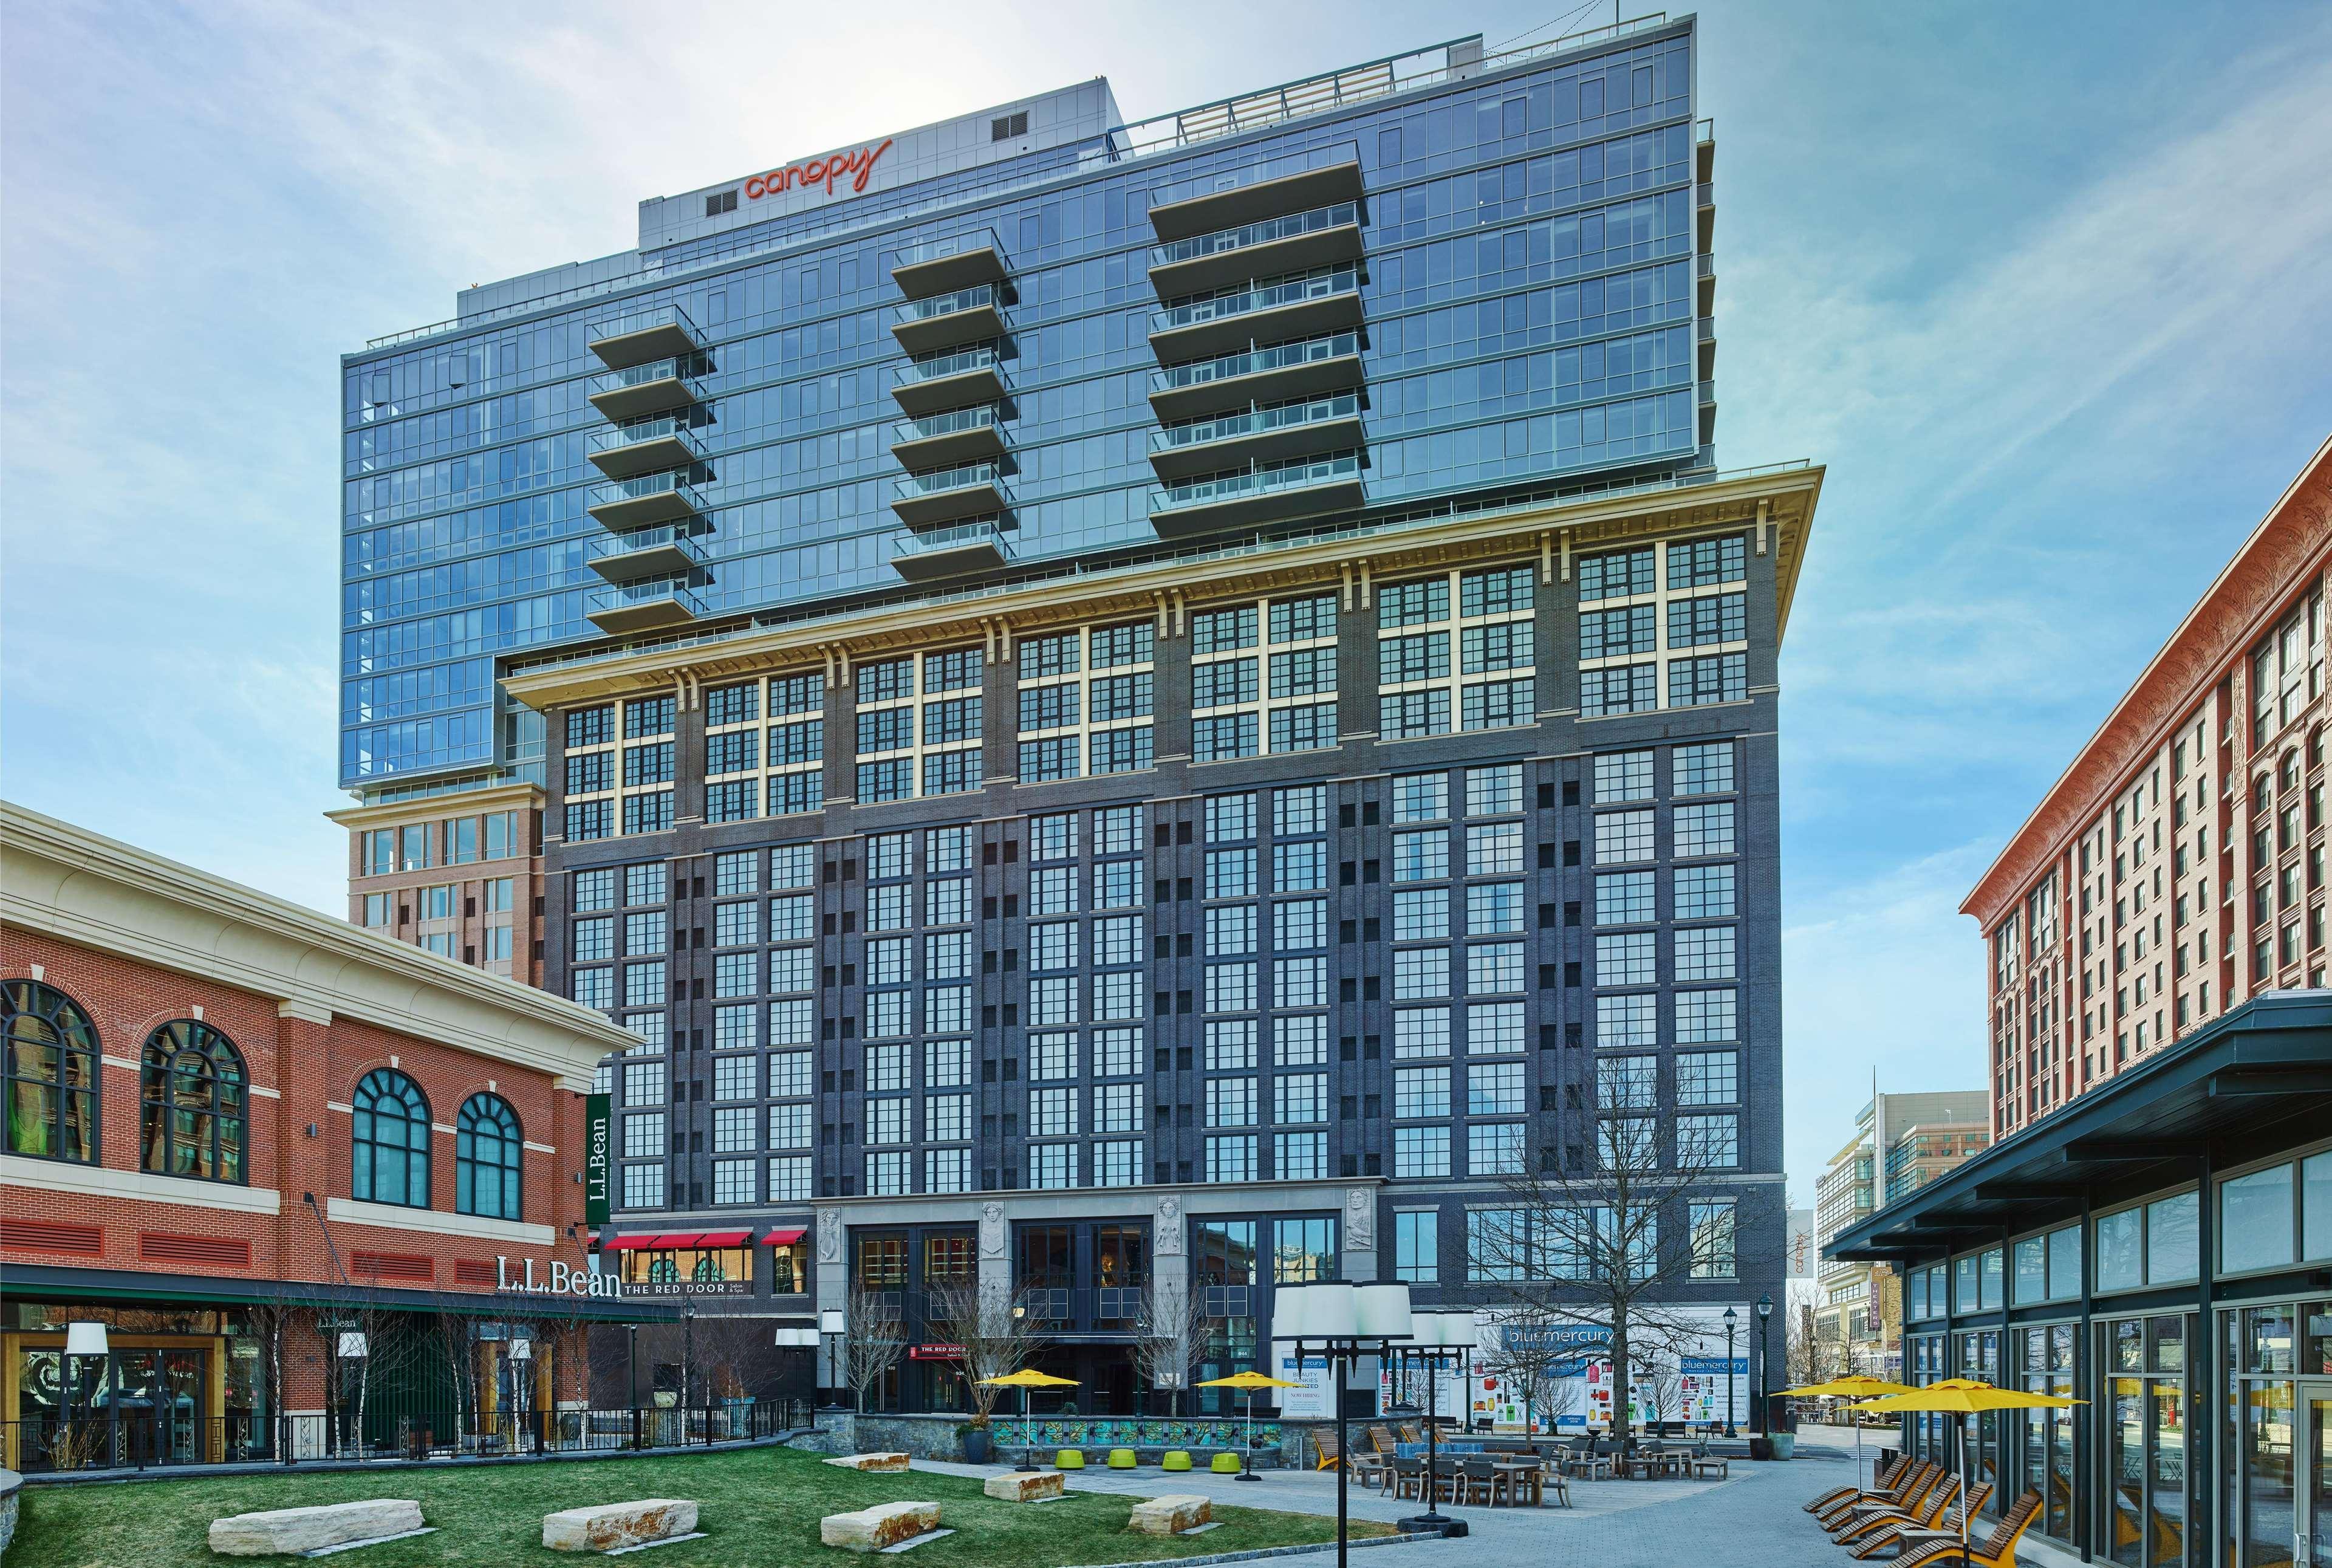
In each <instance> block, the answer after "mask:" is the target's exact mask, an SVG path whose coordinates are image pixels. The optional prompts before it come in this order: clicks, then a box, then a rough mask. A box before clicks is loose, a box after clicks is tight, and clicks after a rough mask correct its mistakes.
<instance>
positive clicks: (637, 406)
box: [590, 354, 703, 423]
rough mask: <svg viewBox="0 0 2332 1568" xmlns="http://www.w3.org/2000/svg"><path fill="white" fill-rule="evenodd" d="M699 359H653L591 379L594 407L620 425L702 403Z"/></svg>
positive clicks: (606, 371) (604, 371)
mask: <svg viewBox="0 0 2332 1568" xmlns="http://www.w3.org/2000/svg"><path fill="white" fill-rule="evenodd" d="M696 365H697V356H695V355H693V354H686V355H683V356H681V357H679V358H677V359H650V360H648V361H647V362H646V363H645V364H643V365H626V366H625V367H624V368H622V369H620V370H603V371H601V372H600V373H599V374H598V375H597V376H594V377H592V378H591V381H590V387H591V391H590V397H591V406H592V407H594V408H597V410H598V411H599V412H600V413H602V414H604V415H606V416H607V417H608V418H610V419H613V420H616V422H618V423H621V422H622V421H624V420H626V419H637V418H639V417H641V416H643V415H647V414H669V413H671V412H672V411H673V410H674V409H675V408H685V407H687V406H689V405H690V404H692V403H698V402H702V400H703V388H702V387H700V386H699V385H698V383H697V379H696Z"/></svg>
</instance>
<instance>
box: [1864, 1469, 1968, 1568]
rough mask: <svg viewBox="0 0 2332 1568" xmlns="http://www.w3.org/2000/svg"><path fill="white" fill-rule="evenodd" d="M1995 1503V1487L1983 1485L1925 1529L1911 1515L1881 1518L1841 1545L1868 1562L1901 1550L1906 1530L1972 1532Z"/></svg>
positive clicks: (1930, 1520)
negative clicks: (1977, 1517) (1899, 1548)
mask: <svg viewBox="0 0 2332 1568" xmlns="http://www.w3.org/2000/svg"><path fill="white" fill-rule="evenodd" d="M1991 1501H1992V1483H1991V1482H1990V1481H1979V1482H1977V1483H1976V1484H1975V1485H1974V1487H1970V1488H1969V1489H1968V1493H1967V1496H1964V1497H1962V1498H1961V1499H1960V1500H1959V1501H1958V1502H1956V1503H1954V1504H1952V1505H1951V1506H1949V1507H1946V1508H1945V1509H1944V1510H1943V1511H1942V1512H1940V1513H1938V1514H1936V1515H1935V1516H1934V1517H1932V1518H1930V1519H1928V1520H1927V1521H1926V1524H1925V1525H1920V1524H1918V1523H1917V1522H1916V1521H1915V1520H1913V1519H1912V1518H1911V1517H1910V1516H1909V1515H1897V1516H1895V1517H1892V1518H1889V1517H1887V1516H1885V1515H1881V1516H1880V1517H1879V1518H1877V1519H1874V1520H1872V1521H1870V1522H1869V1523H1868V1525H1867V1526H1866V1527H1865V1528H1864V1529H1863V1530H1862V1531H1861V1532H1860V1533H1859V1534H1857V1535H1850V1536H1840V1538H1839V1544H1840V1545H1841V1546H1843V1547H1845V1548H1846V1549H1847V1551H1848V1552H1849V1553H1850V1554H1853V1555H1854V1556H1857V1557H1859V1558H1862V1559H1864V1560H1866V1561H1868V1559H1870V1558H1873V1557H1876V1556H1878V1554H1881V1553H1883V1552H1884V1553H1891V1552H1893V1551H1895V1550H1896V1549H1897V1547H1899V1546H1901V1545H1902V1544H1903V1532H1904V1531H1906V1530H1911V1529H1922V1528H1924V1529H1928V1530H1949V1531H1950V1532H1951V1533H1952V1534H1953V1535H1958V1534H1959V1533H1960V1532H1961V1531H1963V1530H1968V1529H1972V1528H1973V1527H1974V1522H1975V1515H1978V1514H1981V1513H1983V1510H1984V1506H1985V1505H1986V1504H1988V1503H1990V1502H1991Z"/></svg>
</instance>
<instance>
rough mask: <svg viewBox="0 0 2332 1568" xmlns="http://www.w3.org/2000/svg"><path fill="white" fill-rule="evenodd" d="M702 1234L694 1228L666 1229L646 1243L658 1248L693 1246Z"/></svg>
mask: <svg viewBox="0 0 2332 1568" xmlns="http://www.w3.org/2000/svg"><path fill="white" fill-rule="evenodd" d="M701 1235H702V1231H696V1230H667V1231H665V1232H664V1234H663V1235H662V1236H658V1237H655V1238H652V1239H651V1240H650V1241H649V1242H648V1245H649V1246H650V1247H654V1248H666V1247H693V1246H695V1245H696V1242H697V1238H698V1237H699V1236H701Z"/></svg>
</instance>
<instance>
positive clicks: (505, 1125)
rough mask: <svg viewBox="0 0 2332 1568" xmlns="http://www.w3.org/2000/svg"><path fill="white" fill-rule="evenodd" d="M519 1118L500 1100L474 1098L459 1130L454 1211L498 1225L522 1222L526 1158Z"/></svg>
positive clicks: (495, 1097) (468, 1102)
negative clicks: (521, 1189)
mask: <svg viewBox="0 0 2332 1568" xmlns="http://www.w3.org/2000/svg"><path fill="white" fill-rule="evenodd" d="M522 1145H523V1140H522V1139H521V1136H520V1134H519V1126H518V1114H517V1113H515V1112H513V1111H512V1110H511V1108H510V1102H508V1101H507V1100H504V1099H503V1098H502V1096H501V1095H471V1096H470V1097H469V1099H467V1100H466V1101H464V1103H463V1105H462V1117H461V1120H460V1122H459V1123H456V1126H455V1129H454V1208H455V1209H459V1210H461V1212H463V1213H464V1214H483V1215H485V1216H487V1217H488V1218H490V1219H517V1218H519V1186H520V1183H519V1173H520V1169H521V1162H522V1161H523V1159H524V1158H525V1155H524V1152H523V1147H522Z"/></svg>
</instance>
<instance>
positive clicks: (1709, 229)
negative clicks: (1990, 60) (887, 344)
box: [1692, 181, 1716, 251]
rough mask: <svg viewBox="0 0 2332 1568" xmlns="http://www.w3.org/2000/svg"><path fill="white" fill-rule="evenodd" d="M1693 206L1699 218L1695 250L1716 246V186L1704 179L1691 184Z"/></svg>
mask: <svg viewBox="0 0 2332 1568" xmlns="http://www.w3.org/2000/svg"><path fill="white" fill-rule="evenodd" d="M1692 196H1693V207H1694V210H1695V213H1696V215H1697V216H1698V218H1699V220H1700V224H1699V227H1698V230H1697V232H1696V241H1697V243H1696V244H1695V245H1694V247H1693V248H1694V249H1695V250H1701V251H1712V250H1715V249H1716V186H1713V185H1710V184H1708V183H1706V181H1704V182H1703V183H1701V184H1699V185H1696V186H1693V191H1692Z"/></svg>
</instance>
